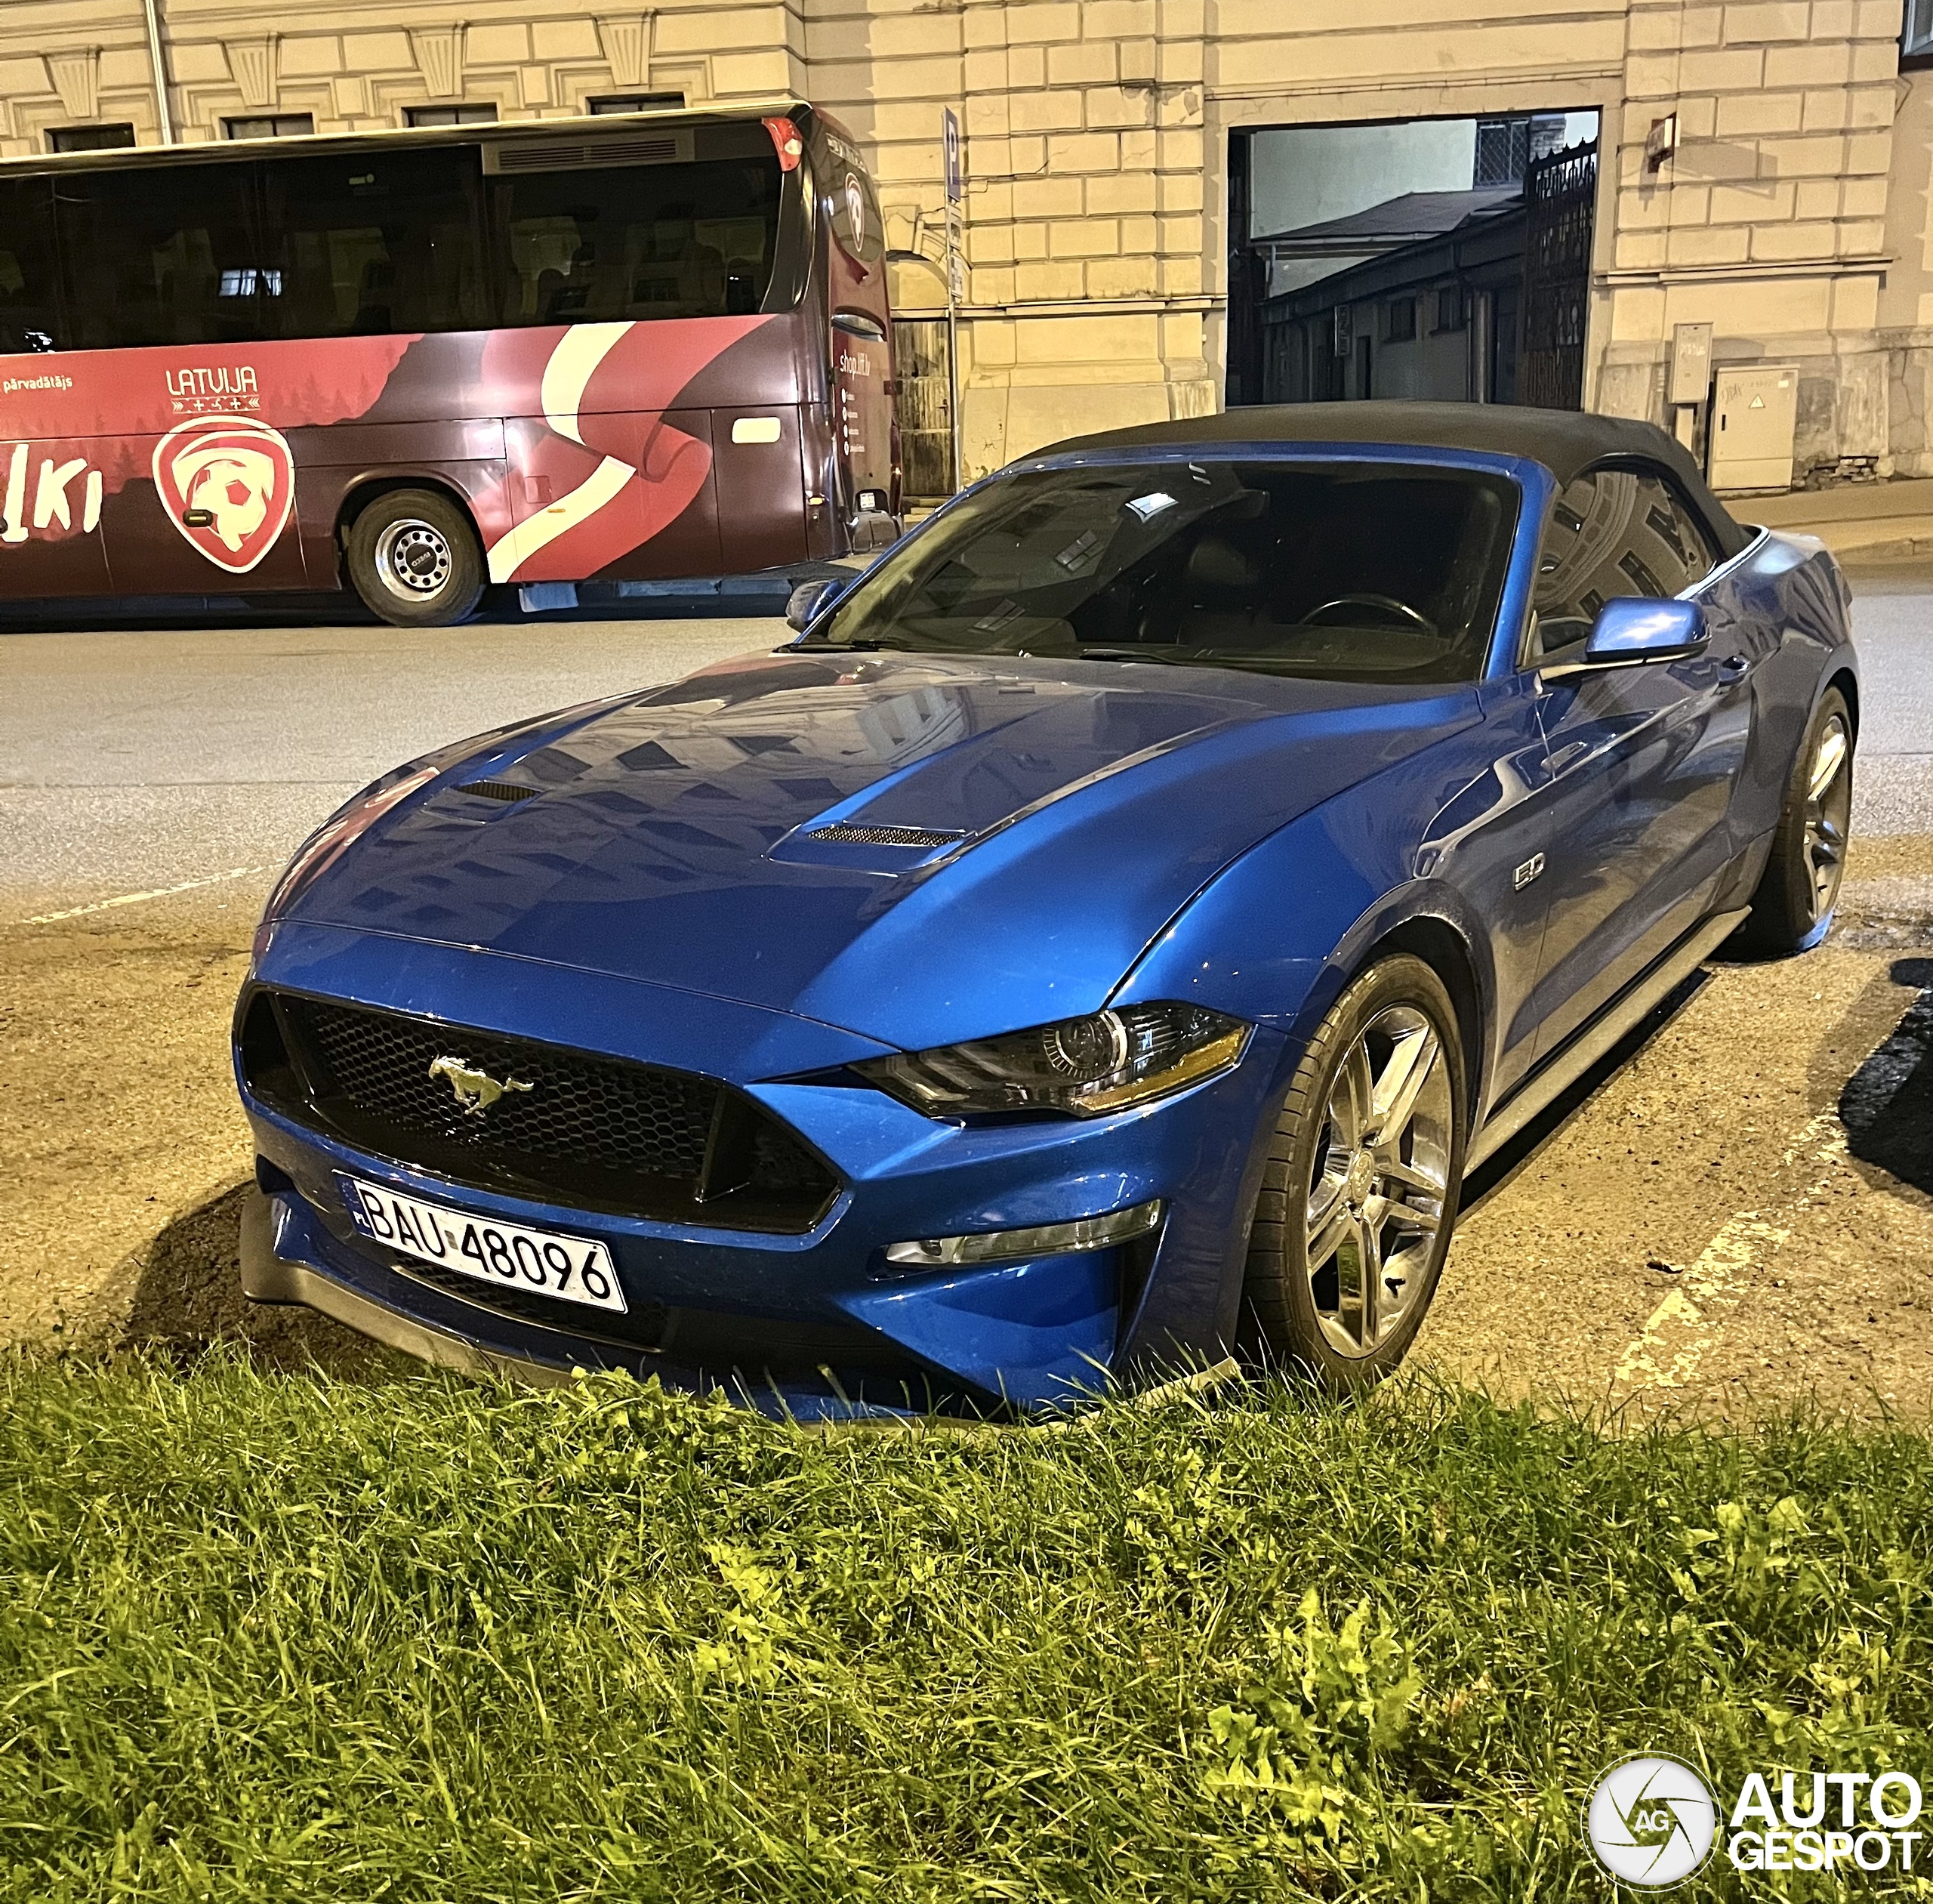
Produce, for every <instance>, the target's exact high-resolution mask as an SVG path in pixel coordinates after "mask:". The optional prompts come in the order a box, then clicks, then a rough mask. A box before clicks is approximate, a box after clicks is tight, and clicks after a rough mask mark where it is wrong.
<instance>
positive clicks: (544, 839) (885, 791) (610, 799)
mask: <svg viewBox="0 0 1933 1904" xmlns="http://www.w3.org/2000/svg"><path fill="white" fill-rule="evenodd" d="M1476 713H1477V705H1476V699H1475V690H1474V689H1473V688H1469V687H1460V688H1451V689H1443V688H1433V689H1427V690H1414V689H1401V688H1397V689H1391V688H1388V687H1373V686H1362V685H1355V684H1333V683H1325V682H1312V681H1299V680H1278V679H1273V678H1270V677H1265V676H1260V675H1254V674H1241V673H1238V672H1236V671H1230V670H1222V669H1210V668H1165V667H1156V666H1151V665H1131V664H1122V663H1109V662H1047V661H1040V660H1034V659H1028V658H1017V659H1010V658H1007V657H1000V658H997V659H994V658H979V657H973V658H963V659H960V658H941V657H936V656H914V655H902V654H885V653H883V654H862V653H846V652H840V653H823V652H822V653H811V652H783V653H779V654H778V655H772V656H766V655H761V656H752V657H748V658H746V659H741V660H738V661H734V662H723V663H720V664H718V665H715V666H714V667H711V668H707V669H705V670H704V671H701V673H699V674H695V675H692V676H690V677H687V678H686V679H685V680H682V681H680V682H678V683H677V684H674V685H672V686H671V687H664V688H658V689H655V690H650V691H649V692H646V693H641V694H639V695H637V696H631V697H629V698H627V699H622V700H619V701H617V702H606V703H603V704H601V705H599V706H597V707H595V708H591V709H590V710H588V711H587V710H584V709H577V710H573V711H571V712H569V713H568V714H564V715H561V716H558V717H554V718H553V720H552V721H550V722H549V723H547V724H546V723H543V722H540V723H538V724H535V725H533V726H532V727H526V728H524V729H522V730H517V731H516V733H513V734H512V735H510V736H507V737H505V736H496V737H493V738H492V739H488V740H486V742H483V743H482V745H480V746H479V747H478V748H476V750H474V751H471V752H470V753H468V754H467V755H466V756H464V758H461V760H459V761H458V762H457V764H455V765H452V766H449V767H445V770H444V771H443V772H442V773H441V774H439V776H438V777H437V778H436V779H435V780H434V781H433V782H430V784H429V785H427V786H425V787H424V788H423V789H422V790H421V792H418V793H417V794H416V795H414V796H412V798H409V799H408V800H405V801H402V802H401V803H400V804H398V805H397V806H396V807H395V808H394V810H392V811H390V812H389V813H387V814H385V815H384V816H383V817H382V818H381V819H379V820H378V822H376V823H375V825H374V826H372V827H371V829H370V830H369V831H368V832H367V833H366V834H365V835H364V836H363V837H362V838H361V839H360V840H359V841H358V842H357V843H356V845H355V846H354V847H353V848H352V849H351V850H350V851H349V852H347V853H345V854H344V855H343V856H341V858H340V859H338V860H336V861H335V862H334V863H332V864H331V865H329V866H328V867H327V868H326V869H325V871H324V872H322V873H321V874H320V875H319V876H318V877H317V878H315V879H314V881H313V883H312V884H310V885H309V886H308V887H307V888H306V889H304V890H302V892H301V894H300V896H299V897H298V899H297V900H296V901H295V902H294V905H293V906H291V908H290V909H289V916H291V917H293V918H298V919H300V920H301V921H305V922H307V923H310V924H330V925H337V926H344V927H353V928H356V929H358V930H362V931H369V932H378V933H390V934H394V935H396V936H398V937H404V938H408V939H412V940H428V941H432V942H436V943H445V944H450V945H457V946H467V947H473V948H477V949H487V950H489V951H491V952H498V953H502V954H507V955H514V956H517V957H522V958H534V959H541V960H544V961H547V962H550V963H554V964H565V965H570V966H575V967H580V968H582V969H584V970H586V971H596V972H600V973H604V974H612V975H615V976H618V977H627V978H634V979H638V980H647V981H649V982H651V983H653V984H655V985H658V986H674V987H677V988H680V989H684V990H686V991H689V992H699V993H704V994H707V995H711V996H714V997H717V998H729V999H732V1000H734V1001H739V1002H741V1003H746V1004H759V1005H763V1006H766V1007H769V1008H772V1009H775V1010H780V1011H788V1012H793V1013H797V1014H801V1015H803V1016H805V1017H812V1018H816V1019H819V1020H823V1021H825V1022H826V1023H832V1024H836V1025H840V1026H844V1027H846V1028H847V1029H851V1030H853V1031H858V1032H864V1033H865V1034H866V1035H868V1036H871V1037H874V1038H880V1039H883V1040H884V1041H886V1042H888V1043H891V1044H896V1045H902V1046H905V1047H907V1048H918V1047H920V1046H922V1045H932V1044H939V1043H944V1042H946V1041H949V1040H951V1039H954V1038H963V1037H971V1036H976V1035H984V1034H985V1033H988V1032H993V1031H997V1030H1000V1029H1011V1028H1013V1027H1014V1026H1020V1025H1025V1024H1028V1023H1040V1022H1043V1021H1045V1020H1050V1019H1053V1018H1057V1017H1068V1016H1072V1015H1074V1014H1078V1013H1081V1012H1084V1011H1093V1010H1096V1009H1097V1008H1099V1006H1100V1005H1101V1004H1103V1003H1105V1000H1106V998H1107V997H1108V994H1109V993H1110V992H1111V991H1112V990H1113V989H1114V987H1115V986H1117V985H1118V983H1119V982H1120V980H1121V977H1123V975H1124V974H1125V973H1126V972H1127V971H1128V970H1129V968H1130V967H1131V966H1132V965H1133V963H1134V961H1135V960H1136V958H1137V957H1138V956H1139V954H1140V953H1141V952H1142V950H1143V949H1144V948H1145V946H1147V945H1148V943H1149V941H1150V940H1151V939H1152V938H1153V937H1155V934H1157V933H1159V932H1160V931H1161V929H1162V927H1164V924H1166V923H1167V921H1169V920H1170V918H1173V915H1175V913H1176V912H1177V911H1178V910H1179V908H1180V907H1182V906H1183V905H1185V903H1186V902H1187V901H1188V898H1189V897H1190V896H1191V895H1192V893H1195V892H1196V891H1198V890H1199V889H1200V887H1201V886H1202V885H1203V884H1204V882H1205V881H1207V880H1208V879H1209V878H1211V877H1212V876H1213V875H1214V874H1215V872H1216V871H1217V870H1218V869H1219V868H1221V867H1222V866H1224V865H1225V864H1226V863H1228V862H1229V860H1230V859H1232V858H1233V857H1235V856H1236V855H1237V854H1238V853H1241V852H1242V851H1243V850H1244V849H1246V848H1247V847H1249V846H1250V845H1252V844H1253V843H1254V842H1255V841H1257V840H1259V839H1260V838H1262V837H1264V836H1265V835H1267V834H1269V833H1270V832H1273V831H1274V830H1275V829H1276V828H1278V827H1279V826H1281V825H1284V824H1286V823H1287V822H1288V821H1290V820H1291V819H1294V818H1295V817H1296V816H1297V815H1298V814H1299V813H1303V812H1306V811H1307V810H1309V808H1310V807H1313V806H1315V805H1317V804H1320V803H1321V802H1322V801H1325V800H1327V799H1328V798H1330V797H1332V796H1333V795H1334V794H1336V793H1337V792H1340V791H1341V790H1342V789H1343V788H1345V787H1346V786H1349V785H1352V784H1354V783H1355V782H1357V781H1358V780H1360V779H1362V778H1364V776H1367V775H1368V774H1370V773H1374V772H1375V771H1377V769H1378V768H1379V767H1381V766H1383V765H1386V764H1389V763H1390V762H1392V761H1395V760H1398V759H1400V758H1403V757H1404V755H1407V754H1409V753H1410V752H1412V751H1414V750H1415V749H1416V748H1418V747H1420V746H1423V745H1426V744H1428V743H1429V742H1430V741H1431V740H1432V739H1435V738H1438V737H1439V736H1441V735H1443V734H1444V733H1447V732H1450V731H1452V730H1454V729H1455V728H1457V727H1462V726H1464V725H1466V724H1468V723H1469V721H1472V720H1473V719H1475V717H1476ZM442 758H443V759H445V760H449V758H452V757H451V756H449V755H445V756H443V757H442ZM479 781H488V782H492V783H493V786H494V789H495V791H494V795H493V794H492V793H479V792H471V791H467V790H466V789H467V788H473V787H474V786H475V785H476V783H477V782H479ZM526 789H535V792H528V793H526V792H524V790H526ZM450 1015H451V1016H452V1017H460V1016H461V1011H460V1009H459V1008H454V1007H453V1008H452V1009H451V1011H450Z"/></svg>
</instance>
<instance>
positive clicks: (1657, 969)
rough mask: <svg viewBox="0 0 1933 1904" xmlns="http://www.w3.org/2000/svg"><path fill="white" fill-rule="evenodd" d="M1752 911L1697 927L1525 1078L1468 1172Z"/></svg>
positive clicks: (1474, 1147) (1481, 1136)
mask: <svg viewBox="0 0 1933 1904" xmlns="http://www.w3.org/2000/svg"><path fill="white" fill-rule="evenodd" d="M1750 910H1751V908H1750V906H1739V907H1737V908H1736V909H1734V910H1733V911H1731V912H1719V913H1715V914H1714V915H1713V916H1712V917H1711V918H1709V919H1706V921H1704V922H1703V924H1700V925H1697V926H1694V927H1693V928H1692V929H1691V931H1690V932H1689V933H1687V934H1686V935H1685V937H1684V938H1682V939H1681V940H1679V942H1678V943H1677V945H1676V946H1674V947H1673V948H1672V949H1671V950H1670V951H1669V952H1666V954H1665V955H1664V956H1663V958H1660V960H1659V961H1658V962H1657V964H1655V965H1654V966H1653V967H1651V970H1650V971H1648V972H1647V973H1645V974H1644V976H1643V977H1641V978H1639V979H1636V980H1633V981H1632V983H1631V984H1630V985H1629V986H1626V989H1624V990H1623V992H1620V994H1619V995H1618V996H1617V998H1615V999H1614V1000H1613V1001H1611V1004H1608V1005H1607V1006H1606V1007H1605V1010H1604V1011H1603V1013H1602V1014H1601V1015H1600V1016H1599V1017H1597V1018H1596V1019H1595V1020H1592V1023H1590V1024H1589V1025H1588V1026H1586V1027H1585V1028H1584V1029H1583V1030H1582V1031H1581V1032H1579V1033H1578V1034H1577V1036H1576V1037H1575V1038H1573V1039H1572V1040H1571V1042H1570V1043H1569V1044H1568V1045H1566V1046H1565V1048H1563V1050H1562V1051H1558V1053H1556V1054H1555V1055H1554V1056H1553V1057H1552V1058H1551V1060H1549V1063H1547V1064H1546V1065H1545V1066H1544V1067H1543V1069H1542V1070H1540V1071H1539V1072H1536V1073H1535V1074H1534V1075H1533V1076H1531V1077H1530V1078H1528V1079H1525V1082H1523V1083H1522V1084H1521V1085H1518V1088H1516V1090H1515V1091H1513V1092H1512V1094H1511V1095H1510V1096H1509V1097H1506V1099H1505V1100H1503V1103H1501V1104H1500V1105H1498V1106H1497V1108H1496V1109H1494V1111H1492V1112H1491V1114H1490V1116H1489V1117H1488V1119H1487V1120H1486V1121H1485V1122H1484V1127H1483V1128H1482V1129H1481V1131H1478V1133H1477V1134H1476V1135H1475V1137H1473V1138H1472V1140H1470V1146H1469V1155H1468V1156H1466V1158H1465V1159H1464V1160H1463V1168H1464V1169H1465V1170H1466V1171H1472V1170H1474V1169H1475V1168H1476V1167H1477V1165H1479V1164H1480V1163H1481V1162H1484V1159H1486V1158H1488V1157H1491V1156H1494V1155H1495V1154H1496V1153H1497V1151H1499V1150H1500V1149H1502V1148H1503V1146H1504V1145H1505V1144H1506V1143H1509V1141H1510V1140H1511V1139H1512V1137H1515V1136H1516V1134H1518V1131H1521V1130H1522V1129H1523V1128H1524V1127H1525V1125H1527V1124H1528V1123H1529V1122H1531V1119H1534V1117H1536V1116H1537V1114H1538V1113H1539V1112H1541V1111H1543V1110H1546V1109H1548V1108H1549V1106H1550V1105H1551V1104H1552V1103H1554V1102H1555V1100H1557V1099H1558V1097H1562V1095H1563V1094H1564V1093H1565V1091H1568V1090H1569V1089H1570V1088H1571V1085H1574V1084H1575V1083H1576V1082H1577V1080H1578V1079H1580V1078H1581V1077H1582V1076H1583V1075H1584V1073H1585V1072H1586V1071H1588V1070H1589V1069H1590V1068H1591V1066H1592V1065H1594V1064H1595V1063H1597V1061H1598V1060H1599V1059H1600V1058H1601V1057H1603V1056H1604V1054H1605V1053H1606V1052H1607V1051H1609V1050H1610V1049H1611V1048H1612V1046H1614V1045H1616V1044H1617V1042H1618V1041H1619V1040H1620V1039H1621V1038H1623V1037H1624V1036H1625V1035H1626V1034H1627V1033H1629V1032H1630V1031H1631V1029H1632V1027H1633V1026H1635V1025H1637V1024H1639V1023H1640V1022H1641V1021H1642V1020H1643V1019H1645V1017H1647V1016H1648V1015H1649V1014H1650V1013H1651V1012H1652V1011H1654V1010H1655V1009H1656V1008H1657V1006H1658V1004H1660V1003H1661V1002H1662V1001H1663V1000H1664V999H1665V998H1668V997H1669V996H1670V995H1671V993H1672V992H1673V991H1675V990H1676V989H1677V987H1678V986H1679V985H1681V984H1682V983H1683V982H1684V981H1685V979H1686V978H1687V977H1688V976H1689V975H1690V974H1691V973H1692V972H1694V971H1696V970H1697V967H1699V966H1700V965H1701V964H1703V963H1704V961H1705V960H1706V958H1709V956H1710V955H1711V954H1712V953H1713V952H1715V951H1716V949H1718V948H1719V946H1722V944H1723V943H1725V940H1728V939H1729V938H1730V937H1731V935H1732V934H1733V933H1734V932H1735V931H1737V929H1738V927H1739V924H1740V921H1742V920H1743V918H1744V917H1745V915H1746V913H1747V912H1750Z"/></svg>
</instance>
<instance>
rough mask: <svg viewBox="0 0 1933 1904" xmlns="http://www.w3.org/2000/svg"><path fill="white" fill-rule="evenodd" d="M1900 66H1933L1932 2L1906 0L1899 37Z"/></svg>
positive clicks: (1929, 0)
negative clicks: (1902, 28) (1903, 19)
mask: <svg viewBox="0 0 1933 1904" xmlns="http://www.w3.org/2000/svg"><path fill="white" fill-rule="evenodd" d="M1900 64H1901V66H1907V67H1911V66H1933V0H1906V24H1905V27H1904V30H1903V31H1902V32H1901V35H1900Z"/></svg>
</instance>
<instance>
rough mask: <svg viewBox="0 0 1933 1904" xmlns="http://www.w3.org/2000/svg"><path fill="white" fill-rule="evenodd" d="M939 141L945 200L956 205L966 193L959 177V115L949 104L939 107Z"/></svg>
mask: <svg viewBox="0 0 1933 1904" xmlns="http://www.w3.org/2000/svg"><path fill="white" fill-rule="evenodd" d="M939 143H940V150H941V152H942V154H943V155H944V156H945V164H946V202H947V203H948V205H957V204H958V203H959V202H960V200H961V199H963V197H964V196H966V193H965V191H964V190H963V187H962V186H961V184H960V117H959V115H958V114H957V113H955V112H954V110H953V108H952V107H951V106H942V107H941V109H940V115H939Z"/></svg>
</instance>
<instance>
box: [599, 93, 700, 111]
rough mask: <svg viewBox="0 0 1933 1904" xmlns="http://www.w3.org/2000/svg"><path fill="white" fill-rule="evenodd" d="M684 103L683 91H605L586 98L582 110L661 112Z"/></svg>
mask: <svg viewBox="0 0 1933 1904" xmlns="http://www.w3.org/2000/svg"><path fill="white" fill-rule="evenodd" d="M684 103H685V96H684V94H683V93H606V94H601V95H600V97H597V98H596V99H587V100H585V101H584V110H585V111H586V112H587V113H662V112H664V111H665V110H667V109H669V110H671V111H674V112H676V111H677V110H680V108H681V107H682V106H683V105H684Z"/></svg>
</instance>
